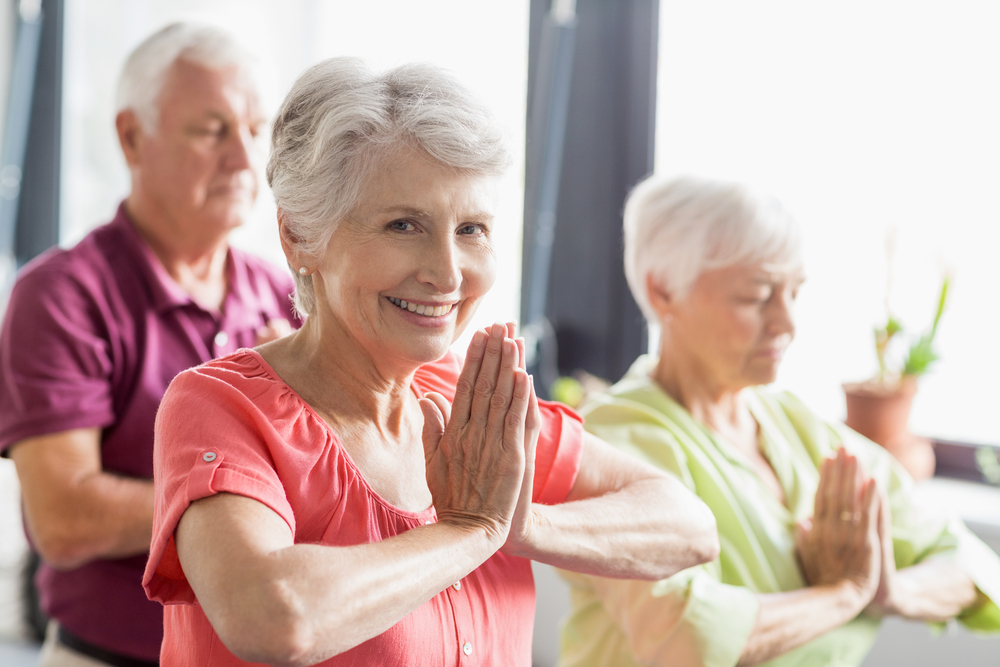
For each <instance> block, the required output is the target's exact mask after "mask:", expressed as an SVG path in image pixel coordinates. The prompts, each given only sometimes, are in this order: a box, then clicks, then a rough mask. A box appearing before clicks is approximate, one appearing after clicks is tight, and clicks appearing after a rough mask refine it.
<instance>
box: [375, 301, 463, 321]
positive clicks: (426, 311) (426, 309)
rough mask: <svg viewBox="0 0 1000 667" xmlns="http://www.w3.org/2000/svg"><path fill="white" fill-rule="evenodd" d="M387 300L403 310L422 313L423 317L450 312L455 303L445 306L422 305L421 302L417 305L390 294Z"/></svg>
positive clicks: (437, 315)
mask: <svg viewBox="0 0 1000 667" xmlns="http://www.w3.org/2000/svg"><path fill="white" fill-rule="evenodd" d="M389 301H391V302H392V303H393V304H394V305H396V306H399V307H400V308H402V309H404V310H408V311H410V312H411V313H416V314H417V315H423V316H424V317H441V316H442V315H446V314H448V313H450V312H451V309H452V308H453V307H454V305H455V304H448V305H447V306H424V305H422V304H420V305H418V304H415V303H410V302H409V301H403V300H402V299H397V298H396V297H394V296H390V297H389Z"/></svg>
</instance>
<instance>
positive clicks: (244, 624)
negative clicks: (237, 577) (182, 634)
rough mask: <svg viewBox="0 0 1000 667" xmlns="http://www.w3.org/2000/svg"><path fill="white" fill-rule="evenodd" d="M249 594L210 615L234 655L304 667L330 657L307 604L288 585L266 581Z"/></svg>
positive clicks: (264, 661) (218, 632)
mask: <svg viewBox="0 0 1000 667" xmlns="http://www.w3.org/2000/svg"><path fill="white" fill-rule="evenodd" d="M251 598H252V599H251V600H242V601H239V602H237V603H236V604H235V605H234V606H233V608H232V609H231V610H228V611H224V612H223V613H221V614H219V613H216V614H215V616H216V618H214V619H210V620H211V621H212V626H213V627H214V628H215V631H216V633H217V634H218V635H219V638H220V639H221V640H222V643H223V644H225V645H226V648H228V649H229V650H230V651H231V652H232V653H233V655H235V656H236V657H237V658H239V659H240V660H244V661H246V662H256V663H265V664H269V665H275V666H277V667H306V666H307V665H313V664H315V663H317V662H320V661H322V660H325V659H326V658H329V657H330V654H326V655H324V654H323V653H324V652H323V647H321V646H320V645H319V641H318V640H319V635H318V634H317V633H316V632H315V625H314V624H313V623H312V621H311V618H310V616H309V615H308V614H307V613H306V611H307V610H306V606H305V605H304V604H303V601H302V600H301V599H300V598H298V596H296V595H295V594H294V593H293V592H292V591H291V590H290V589H289V588H288V586H287V585H285V584H283V583H282V582H280V581H274V582H269V583H267V584H265V585H264V586H262V587H261V588H260V589H259V590H258V591H256V593H254V594H252V596H251ZM327 648H329V647H327ZM342 650H344V649H341V651H342ZM336 652H340V651H335V653H336Z"/></svg>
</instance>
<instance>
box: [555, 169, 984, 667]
mask: <svg viewBox="0 0 1000 667" xmlns="http://www.w3.org/2000/svg"><path fill="white" fill-rule="evenodd" d="M625 267H626V269H625V270H626V274H627V278H628V282H629V285H630V287H631V289H632V293H633V295H634V296H635V298H636V300H637V301H638V303H639V305H640V306H641V307H642V310H643V312H644V313H645V315H646V317H647V318H648V320H649V321H650V322H651V323H653V324H656V325H659V329H660V343H659V355H658V356H651V355H647V356H642V357H640V358H639V359H638V360H637V361H636V362H635V364H634V365H633V366H632V368H631V370H630V371H629V372H628V374H627V375H626V376H625V377H624V378H623V379H622V380H621V381H620V382H618V383H617V384H616V385H614V386H613V387H612V388H611V389H610V390H609V391H608V392H607V393H606V394H602V395H598V396H595V397H592V398H591V399H590V400H589V402H588V403H587V404H586V405H585V406H584V407H583V409H582V414H583V415H584V416H585V419H586V428H587V430H589V431H590V432H592V433H594V434H596V435H598V436H599V437H601V438H602V439H604V440H606V441H607V442H610V443H612V444H613V445H615V446H617V447H619V448H620V449H622V450H623V451H626V452H629V453H631V454H633V455H635V456H637V457H639V458H640V459H643V460H645V461H649V462H651V463H653V464H655V465H657V466H659V467H660V468H663V469H664V470H667V471H670V472H672V473H673V474H675V475H677V477H679V478H680V479H681V480H682V481H683V482H684V483H685V484H686V485H687V486H688V487H689V488H690V489H691V490H692V491H694V492H695V493H696V494H697V495H698V496H699V497H700V498H701V499H702V500H704V501H705V502H706V503H707V504H708V506H709V507H710V508H711V509H712V511H713V512H714V513H715V518H716V521H717V523H718V528H719V537H720V542H721V545H722V551H721V555H720V556H719V558H718V559H716V560H715V561H713V562H711V563H708V564H706V565H701V566H698V567H693V568H691V569H688V570H685V571H682V572H681V573H679V574H677V575H674V576H672V577H670V578H669V579H664V580H661V581H659V582H655V583H651V582H641V581H626V580H612V579H604V578H599V577H593V576H585V575H579V574H574V573H564V577H565V578H566V579H567V580H568V581H569V583H570V584H571V588H572V611H571V614H570V616H569V618H568V620H567V622H566V623H565V625H564V629H563V634H562V658H561V661H560V663H559V664H560V667H570V666H574V667H576V666H587V667H596V666H608V667H610V666H612V665H614V666H615V667H618V666H620V665H640V664H641V665H671V666H672V667H689V666H699V667H700V666H703V665H705V666H711V667H729V666H732V665H757V664H767V665H773V666H774V667H778V666H781V667H786V666H789V665H809V666H810V667H816V666H821V665H837V666H849V665H858V664H860V663H861V662H862V660H863V659H864V657H865V654H866V653H867V652H868V650H869V649H870V647H871V645H872V643H873V642H874V639H875V634H876V631H877V629H878V626H879V622H880V619H881V618H882V617H884V616H886V615H896V616H902V617H904V618H910V619H921V620H925V621H930V622H941V621H946V620H948V619H952V618H958V619H959V620H960V621H961V622H963V623H964V624H965V625H967V626H969V627H971V628H975V629H980V630H1000V609H998V608H997V605H996V604H995V602H994V601H996V600H1000V597H998V596H1000V559H998V558H997V555H996V554H995V553H993V552H992V551H991V550H990V549H989V548H988V547H987V546H985V545H984V544H983V543H982V542H981V541H979V540H978V539H977V538H976V537H975V536H974V535H972V534H971V533H970V532H969V530H968V529H967V528H966V527H965V526H964V525H962V523H961V522H960V521H958V520H957V519H949V518H947V517H937V516H931V515H930V514H929V513H928V512H927V511H925V510H923V509H921V508H918V507H916V506H915V505H914V503H913V501H912V498H911V495H912V494H911V491H912V488H913V482H912V480H911V479H910V478H909V477H908V476H907V474H906V472H905V471H904V470H903V469H902V468H901V467H900V466H899V465H898V464H897V463H896V462H895V460H894V459H893V458H892V457H891V456H890V455H888V454H887V453H886V452H885V451H884V450H883V449H881V448H880V447H878V446H877V445H874V444H873V443H871V442H870V441H868V440H866V439H865V438H863V437H862V436H860V435H858V434H857V433H854V432H853V431H851V430H850V429H848V428H846V427H845V426H843V425H841V424H836V423H828V422H825V421H823V420H821V419H819V418H818V417H817V416H816V415H814V414H813V413H812V412H811V411H810V410H809V409H808V408H807V407H806V406H805V405H803V404H802V403H801V402H800V401H798V400H797V399H796V398H795V397H794V396H792V395H790V394H788V393H779V392H772V391H768V390H767V389H766V388H764V387H763V385H767V384H768V383H770V382H772V381H773V380H774V378H775V375H776V373H777V370H778V364H779V363H780V362H781V358H782V355H783V354H784V352H785V350H786V349H787V348H788V345H789V344H790V343H791V342H792V338H793V336H794V334H795V323H794V319H793V308H794V304H795V299H796V296H797V293H798V290H799V286H800V285H801V284H802V280H803V267H802V258H801V251H800V239H799V232H798V229H797V226H796V224H795V222H794V221H793V220H792V218H791V217H790V216H789V215H788V214H787V212H786V211H785V210H784V209H783V208H782V206H781V205H780V204H779V203H778V202H776V201H774V200H772V199H769V198H765V197H762V196H760V195H758V194H755V193H753V192H751V191H750V190H748V189H747V188H745V187H742V186H740V185H738V184H733V183H726V182H717V181H711V180H705V179H696V178H679V179H675V180H664V179H661V178H658V177H655V176H654V177H651V178H650V179H648V180H646V181H645V182H643V183H641V184H640V185H639V186H637V187H636V188H635V190H634V191H633V192H632V194H631V195H630V196H629V200H628V202H627V203H626V207H625Z"/></svg>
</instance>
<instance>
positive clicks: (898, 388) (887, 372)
mask: <svg viewBox="0 0 1000 667" xmlns="http://www.w3.org/2000/svg"><path fill="white" fill-rule="evenodd" d="M950 282H951V280H950V277H949V276H947V275H945V277H944V278H943V280H942V281H941V289H940V291H939V293H938V298H937V310H936V311H935V313H934V321H933V322H932V324H931V326H930V329H928V330H927V331H925V332H924V333H923V334H922V335H920V336H919V337H918V338H917V339H916V340H914V341H913V342H912V343H911V344H910V346H909V350H908V351H907V353H906V355H905V357H904V358H903V362H902V365H901V366H900V367H899V368H898V369H893V368H892V364H891V363H890V360H889V355H888V353H889V349H890V343H892V342H894V341H898V340H899V339H900V337H901V334H902V333H903V326H902V324H900V322H899V320H897V319H896V318H895V317H893V316H892V313H890V312H888V304H887V307H886V311H887V312H886V321H885V324H884V325H883V326H880V327H876V328H875V355H876V357H877V359H878V367H879V370H878V375H876V376H875V377H874V378H872V379H870V380H866V381H864V382H848V383H845V384H844V385H843V388H844V395H845V397H846V399H847V419H846V420H845V423H846V424H847V425H848V426H849V427H851V428H852V429H854V430H855V431H857V432H858V433H860V434H861V435H863V436H865V437H867V438H869V439H870V440H873V441H874V442H877V443H878V444H880V445H882V446H883V447H885V448H886V449H887V450H888V451H889V452H890V453H892V454H893V456H895V457H896V458H897V459H898V460H899V462H900V463H902V464H903V466H904V467H905V468H906V469H907V470H908V471H909V472H910V474H911V475H913V478H914V479H917V480H920V479H925V478H927V477H930V476H931V475H933V474H934V449H933V446H932V443H931V441H930V440H928V439H927V438H921V437H919V436H915V435H913V434H912V433H910V430H909V428H908V422H909V418H910V407H911V406H912V403H913V396H914V394H916V392H917V379H918V378H919V377H920V376H921V375H923V374H924V373H926V372H927V370H928V369H929V368H930V366H931V365H932V364H933V363H934V362H935V361H937V359H938V355H937V353H936V352H935V351H934V337H935V336H936V335H937V330H938V325H939V324H940V322H941V316H942V315H943V314H944V309H945V305H946V304H947V301H948V288H949V285H950Z"/></svg>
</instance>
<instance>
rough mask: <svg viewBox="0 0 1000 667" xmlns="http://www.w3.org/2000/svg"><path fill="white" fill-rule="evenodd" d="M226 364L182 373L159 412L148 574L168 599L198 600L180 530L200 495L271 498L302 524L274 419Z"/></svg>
mask: <svg viewBox="0 0 1000 667" xmlns="http://www.w3.org/2000/svg"><path fill="white" fill-rule="evenodd" d="M225 375H226V374H225V372H224V371H221V370H219V369H206V368H205V367H199V368H195V369H191V370H188V371H185V372H183V373H181V374H180V375H178V376H177V377H176V378H175V379H174V381H173V382H172V383H171V384H170V387H169V388H168V389H167V393H166V395H165V396H164V398H163V401H162V403H161V404H160V409H159V412H158V413H157V417H156V431H155V441H154V447H153V479H154V484H155V511H154V518H153V540H152V544H151V547H150V555H149V561H148V562H147V564H146V571H145V575H144V577H143V586H144V587H145V589H146V595H147V596H148V597H149V598H150V599H151V600H158V601H159V602H162V603H164V604H176V603H193V602H194V601H195V596H194V592H193V591H192V590H191V587H190V585H189V584H188V582H187V579H186V577H185V576H184V572H183V570H182V569H181V566H180V561H179V559H178V556H177V549H176V546H175V544H174V531H175V530H176V529H177V524H178V523H179V522H180V519H181V517H182V516H183V514H184V512H185V511H186V510H187V508H188V507H189V506H190V505H191V503H193V502H194V501H196V500H199V499H201V498H206V497H209V496H212V495H215V494H217V493H223V492H225V493H233V494H237V495H241V496H246V497H248V498H252V499H254V500H257V501H258V502H260V503H263V504H264V505H266V506H267V507H269V508H271V509H272V510H273V511H274V512H276V513H277V514H278V515H279V516H280V517H281V518H282V519H284V521H285V522H286V523H287V524H288V526H289V529H290V530H291V531H292V533H293V534H294V532H295V516H294V513H293V511H292V508H291V505H290V504H289V502H288V499H287V497H286V495H285V491H284V486H283V484H282V481H281V479H280V478H279V475H278V472H277V470H276V468H275V464H274V460H273V458H272V456H271V454H270V447H269V437H270V436H272V435H273V432H272V431H271V427H270V424H269V420H268V419H267V417H266V415H264V414H263V413H262V412H261V411H260V410H259V409H258V408H257V406H256V405H255V404H254V403H253V401H251V400H250V399H249V398H248V397H247V396H246V395H245V394H243V393H242V392H241V391H240V390H239V389H238V388H237V387H235V386H233V385H232V384H230V383H229V382H227V381H226V379H225Z"/></svg>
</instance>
